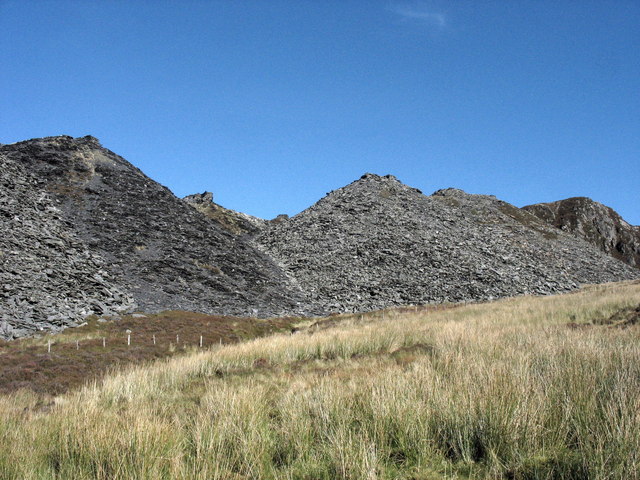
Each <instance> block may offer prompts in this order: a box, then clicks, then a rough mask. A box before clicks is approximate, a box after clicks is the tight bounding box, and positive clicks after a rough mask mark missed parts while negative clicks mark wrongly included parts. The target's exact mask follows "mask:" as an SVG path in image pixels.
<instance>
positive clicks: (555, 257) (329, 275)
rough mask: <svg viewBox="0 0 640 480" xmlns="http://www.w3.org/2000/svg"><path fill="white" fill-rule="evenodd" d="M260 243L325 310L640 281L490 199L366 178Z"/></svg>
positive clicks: (265, 234) (273, 227) (272, 227)
mask: <svg viewBox="0 0 640 480" xmlns="http://www.w3.org/2000/svg"><path fill="white" fill-rule="evenodd" d="M256 241H257V242H258V243H259V244H260V245H261V246H262V248H263V249H264V250H265V252H267V253H268V254H269V255H271V256H272V257H274V258H275V259H277V260H278V261H279V263H280V264H281V266H283V268H284V269H285V270H286V271H287V272H288V273H289V274H290V275H291V276H293V277H294V278H295V280H296V281H297V282H298V283H299V284H300V286H301V288H302V289H303V290H305V291H307V292H308V294H309V296H310V300H311V301H312V302H315V303H318V304H320V305H321V307H322V308H323V309H324V310H328V311H361V310H371V309H378V308H383V307H386V306H389V305H406V304H424V303H429V302H457V301H476V300H488V299H494V298H498V297H506V296H511V295H520V294H551V293H558V292H565V291H569V290H572V289H575V288H577V287H578V286H579V284H587V283H601V282H608V281H617V280H623V279H631V278H637V277H639V276H640V272H637V271H635V270H634V269H631V268H630V267H628V266H627V265H625V264H623V263H622V262H619V261H617V260H615V259H613V258H611V257H609V256H607V255H605V254H604V253H602V252H600V251H599V250H597V249H596V248H594V247H592V246H591V245H588V244H587V243H586V242H584V241H582V240H579V239H576V238H575V237H573V236H571V235H567V234H565V233H563V232H561V231H559V230H557V229H555V228H553V227H550V226H549V225H547V224H546V223H544V222H543V221H541V220H540V219H538V218H537V217H536V216H534V215H531V214H529V213H528V212H524V211H522V210H520V209H518V208H516V207H514V206H512V205H510V204H508V203H506V202H502V201H500V200H497V199H496V198H495V197H493V196H485V195H470V194H467V193H465V192H463V191H461V190H457V189H446V190H440V191H438V192H436V193H434V194H433V195H431V196H425V195H423V194H422V193H421V192H420V191H418V190H416V189H413V188H410V187H408V186H406V185H403V184H402V183H400V182H399V181H398V180H397V179H396V178H395V177H393V176H391V175H387V176H385V177H380V176H378V175H373V174H366V175H364V176H363V177H362V178H361V179H360V180H358V181H356V182H354V183H352V184H350V185H348V186H346V187H344V188H341V189H339V190H336V191H334V192H331V193H330V194H328V195H327V196H326V197H325V198H323V199H322V200H320V201H319V202H318V203H316V204H315V205H313V206H312V207H310V208H309V209H307V210H305V211H304V212H302V213H300V214H298V215H296V216H294V217H292V218H291V219H289V220H286V221H283V222H280V223H277V224H274V223H270V224H269V225H268V226H267V227H266V228H265V229H264V230H263V231H262V233H261V234H260V235H259V236H258V237H257V238H256Z"/></svg>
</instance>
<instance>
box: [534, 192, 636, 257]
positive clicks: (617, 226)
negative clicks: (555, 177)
mask: <svg viewBox="0 0 640 480" xmlns="http://www.w3.org/2000/svg"><path fill="white" fill-rule="evenodd" d="M522 208H523V209H524V210H526V211H528V212H530V213H533V214H534V215H536V216H537V217H539V218H541V219H542V220H544V221H545V222H547V223H548V224H550V225H553V226H554V227H557V228H559V229H561V230H563V231H566V232H569V233H572V234H574V235H575V236H577V237H580V238H582V239H584V240H586V241H587V242H589V243H590V244H592V245H595V246H596V247H598V248H599V249H600V250H602V251H603V252H605V253H607V254H609V255H611V256H613V257H615V258H617V259H618V260H622V261H623V262H625V263H628V264H629V265H631V266H633V267H638V268H640V227H636V226H633V225H630V224H629V223H627V222H625V221H624V220H623V219H622V217H621V216H620V215H618V214H617V213H616V211H615V210H613V209H612V208H610V207H607V206H606V205H603V204H601V203H598V202H594V201H593V200H591V199H590V198H587V197H573V198H567V199H565V200H559V201H557V202H551V203H537V204H534V205H527V206H526V207H522Z"/></svg>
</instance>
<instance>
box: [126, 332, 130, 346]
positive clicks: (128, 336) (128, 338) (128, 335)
mask: <svg viewBox="0 0 640 480" xmlns="http://www.w3.org/2000/svg"><path fill="white" fill-rule="evenodd" d="M129 345H131V334H130V333H127V346H129Z"/></svg>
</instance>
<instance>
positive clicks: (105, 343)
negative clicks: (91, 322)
mask: <svg viewBox="0 0 640 480" xmlns="http://www.w3.org/2000/svg"><path fill="white" fill-rule="evenodd" d="M106 346H107V341H106V339H105V338H104V337H102V348H104V347H106Z"/></svg>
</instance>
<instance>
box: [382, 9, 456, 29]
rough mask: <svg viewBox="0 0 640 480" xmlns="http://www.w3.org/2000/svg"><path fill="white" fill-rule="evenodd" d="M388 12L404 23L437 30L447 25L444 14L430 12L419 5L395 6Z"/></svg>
mask: <svg viewBox="0 0 640 480" xmlns="http://www.w3.org/2000/svg"><path fill="white" fill-rule="evenodd" d="M389 10H391V11H392V12H393V13H395V14H396V15H398V16H399V17H400V19H401V20H403V21H405V22H409V21H411V22H420V23H422V24H425V25H428V26H431V27H437V28H443V27H445V26H446V25H447V19H446V17H445V16H444V14H442V13H437V12H433V11H430V10H429V9H427V7H425V6H424V5H421V4H413V5H409V4H395V5H392V6H391V7H390V8H389Z"/></svg>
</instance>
